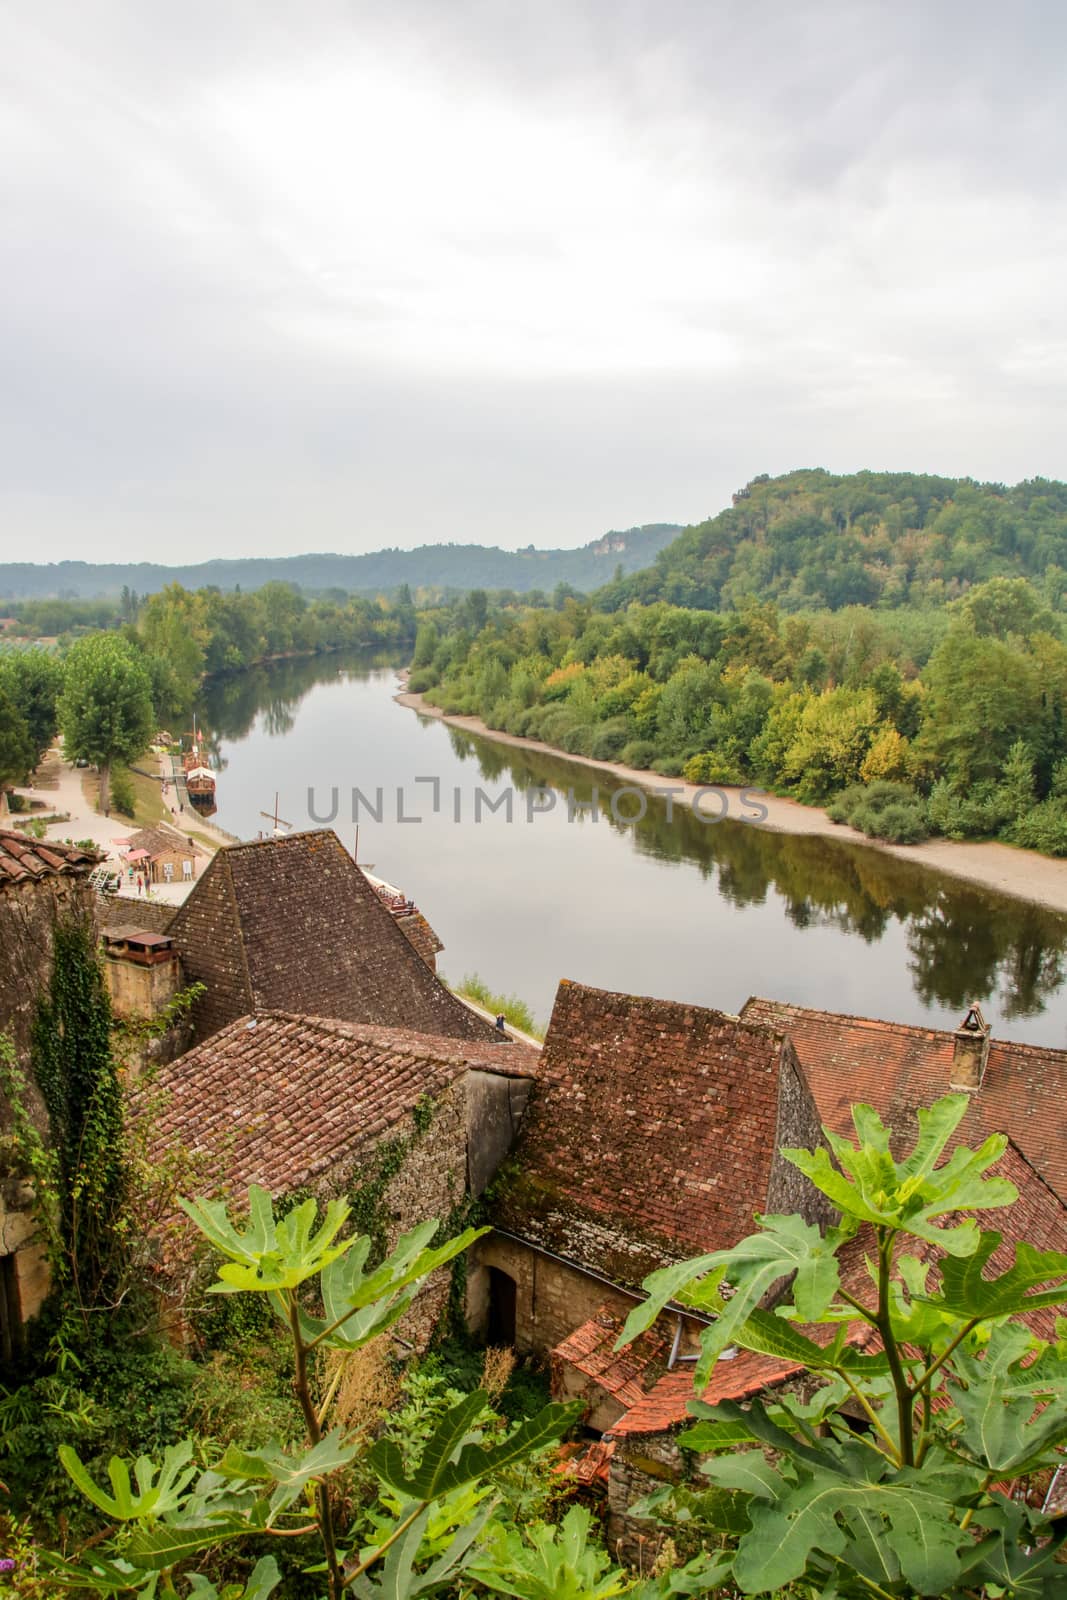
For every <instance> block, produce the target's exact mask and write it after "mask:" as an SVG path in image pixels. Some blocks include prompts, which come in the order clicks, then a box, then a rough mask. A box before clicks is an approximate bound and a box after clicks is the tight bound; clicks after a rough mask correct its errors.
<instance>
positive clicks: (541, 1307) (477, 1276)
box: [467, 1233, 635, 1356]
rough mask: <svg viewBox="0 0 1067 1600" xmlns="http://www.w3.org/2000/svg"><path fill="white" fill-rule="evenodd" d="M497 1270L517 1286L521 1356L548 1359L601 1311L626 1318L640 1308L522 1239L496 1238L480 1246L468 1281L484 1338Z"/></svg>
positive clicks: (474, 1324)
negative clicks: (492, 1270)
mask: <svg viewBox="0 0 1067 1600" xmlns="http://www.w3.org/2000/svg"><path fill="white" fill-rule="evenodd" d="M491 1267H496V1268H497V1270H498V1271H500V1272H505V1273H507V1275H508V1277H510V1278H512V1279H514V1282H515V1290H516V1293H515V1349H516V1350H517V1352H518V1353H519V1354H520V1355H536V1356H547V1354H548V1352H549V1351H550V1350H551V1349H553V1347H554V1346H555V1345H557V1344H559V1343H560V1342H561V1341H562V1340H563V1339H566V1338H567V1336H568V1335H569V1334H572V1333H573V1332H574V1330H575V1328H577V1327H579V1326H580V1325H581V1324H582V1323H583V1322H587V1321H588V1319H589V1318H590V1317H592V1316H594V1315H595V1314H596V1312H597V1311H598V1310H599V1309H600V1307H601V1306H607V1307H608V1309H609V1310H610V1311H613V1312H615V1313H617V1314H618V1315H619V1316H621V1317H626V1316H628V1315H629V1313H630V1311H631V1310H632V1309H633V1306H634V1303H635V1302H634V1297H633V1295H627V1294H624V1293H623V1292H622V1291H621V1290H619V1289H616V1288H614V1287H613V1286H612V1285H611V1284H608V1283H604V1282H602V1281H601V1280H600V1279H599V1278H594V1277H591V1276H590V1275H589V1274H588V1273H585V1272H580V1271H579V1270H578V1269H577V1268H576V1267H572V1266H570V1265H568V1264H567V1262H565V1261H557V1260H554V1259H553V1258H552V1257H551V1256H548V1255H544V1254H543V1253H542V1252H541V1251H539V1250H535V1249H532V1248H531V1246H529V1245H527V1244H524V1243H523V1242H522V1240H521V1239H512V1238H509V1237H508V1236H507V1235H506V1234H502V1233H491V1234H489V1235H487V1237H486V1238H484V1239H481V1240H479V1242H478V1244H477V1245H476V1246H475V1259H474V1261H473V1262H472V1263H471V1270H470V1272H469V1274H468V1279H467V1319H468V1322H469V1324H470V1327H471V1329H472V1330H473V1331H474V1332H476V1333H479V1334H484V1333H485V1331H486V1328H487V1327H488V1323H489V1285H490V1276H489V1269H490V1268H491Z"/></svg>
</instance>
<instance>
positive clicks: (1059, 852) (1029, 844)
mask: <svg viewBox="0 0 1067 1600" xmlns="http://www.w3.org/2000/svg"><path fill="white" fill-rule="evenodd" d="M1005 837H1006V838H1007V839H1009V840H1010V841H1011V843H1012V844H1019V845H1022V846H1024V848H1025V849H1027V850H1040V851H1041V853H1042V854H1043V855H1046V856H1067V805H1065V804H1064V802H1063V800H1061V799H1049V800H1043V801H1042V802H1041V804H1040V805H1036V806H1034V808H1033V809H1032V810H1031V811H1028V812H1027V813H1026V815H1025V816H1022V817H1020V818H1019V819H1018V821H1017V822H1013V823H1012V825H1011V827H1010V828H1009V829H1008V831H1007V834H1006V835H1005Z"/></svg>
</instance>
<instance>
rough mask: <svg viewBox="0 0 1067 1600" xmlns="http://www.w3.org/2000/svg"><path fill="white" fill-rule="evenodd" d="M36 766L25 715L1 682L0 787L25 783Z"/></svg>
mask: <svg viewBox="0 0 1067 1600" xmlns="http://www.w3.org/2000/svg"><path fill="white" fill-rule="evenodd" d="M36 763H37V754H36V751H35V750H34V747H33V740H32V739H31V737H30V730H29V728H28V727H27V726H26V719H25V717H23V716H22V714H21V712H20V711H19V710H18V707H17V706H16V705H15V703H14V701H13V700H12V698H11V696H10V695H9V694H8V692H7V689H6V688H5V686H4V684H3V682H2V681H0V788H3V787H4V786H5V785H6V784H13V783H24V782H25V780H26V776H27V774H28V773H30V772H32V771H33V768H34V767H35V765H36Z"/></svg>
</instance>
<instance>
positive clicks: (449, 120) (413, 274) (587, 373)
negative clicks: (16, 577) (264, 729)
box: [0, 0, 1067, 561]
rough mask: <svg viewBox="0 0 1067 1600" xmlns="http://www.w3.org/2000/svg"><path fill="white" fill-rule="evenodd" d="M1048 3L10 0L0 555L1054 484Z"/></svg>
mask: <svg viewBox="0 0 1067 1600" xmlns="http://www.w3.org/2000/svg"><path fill="white" fill-rule="evenodd" d="M1065 62H1067V6H1065V5H1064V4H1063V3H1062V0H1043V3H1042V0H1029V3H1028V0H1015V3H1014V4H1013V5H1011V6H1008V5H1005V4H1003V3H1002V0H991V3H986V0H885V3H882V0H842V3H832V0H827V3H820V0H641V3H639V0H599V3H587V0H569V3H565V0H536V3H534V0H481V3H479V0H379V3H377V4H364V3H358V0H353V3H343V0H303V3H299V4H298V3H296V0H286V3H284V4H275V3H272V0H254V3H252V0H249V3H244V0H183V3H182V4H181V5H173V4H164V3H163V0H114V3H109V0H69V3H61V0H33V3H32V4H26V3H24V0H0V202H2V212H0V340H2V348H0V360H2V367H0V494H2V497H3V503H2V506H0V517H2V521H0V528H2V540H0V554H2V556H3V558H6V559H18V558H20V557H21V558H23V559H31V560H48V559H52V560H57V559H61V558H63V557H73V556H82V557H86V558H88V559H93V560H134V559H153V560H164V561H166V560H175V561H177V560H182V561H186V560H190V559H200V558H205V559H206V558H209V557H211V556H222V555H225V556H234V555H253V554H286V553H291V552H297V551H307V550H344V551H359V550H369V549H376V548H378V547H380V546H382V545H388V544H399V545H413V544H420V543H424V542H436V541H440V540H450V539H454V540H468V539H470V540H476V541H479V542H483V543H499V544H502V545H506V546H516V545H521V544H526V543H529V542H531V541H533V542H534V543H536V544H539V545H550V546H551V545H574V544H581V543H585V542H586V541H587V540H589V539H591V538H594V537H596V536H598V535H599V534H600V533H602V532H603V531H604V530H606V529H607V528H609V527H628V526H630V525H631V524H634V523H640V522H653V521H676V522H688V521H694V520H698V519H700V518H701V517H703V516H705V515H707V514H709V513H711V512H714V511H717V510H719V509H720V508H721V507H722V506H723V505H724V504H726V503H728V501H729V496H730V493H731V491H732V490H733V489H735V488H737V487H739V486H740V485H741V484H742V483H743V482H744V481H745V480H746V479H748V478H749V477H751V476H753V475H754V474H756V473H759V472H770V473H777V472H782V471H786V470H788V469H789V468H791V467H794V466H807V465H825V466H827V467H830V468H832V469H835V470H838V471H851V470H854V469H856V468H860V467H867V466H869V467H894V468H906V469H918V470H928V471H937V472H944V473H951V474H970V475H972V476H975V477H980V478H993V479H1000V480H1006V481H1015V480H1017V479H1019V478H1022V477H1029V476H1033V475H1037V474H1041V475H1045V476H1058V477H1063V476H1067V459H1065V441H1067V426H1065V424H1067V371H1065V366H1067V208H1065V206H1064V189H1065V185H1067V160H1065V155H1067V151H1065V142H1067V141H1065V134H1064V106H1065V104H1067V97H1065V89H1067V83H1065V77H1067V72H1065Z"/></svg>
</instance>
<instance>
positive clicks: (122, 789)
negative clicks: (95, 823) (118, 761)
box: [111, 772, 137, 817]
mask: <svg viewBox="0 0 1067 1600" xmlns="http://www.w3.org/2000/svg"><path fill="white" fill-rule="evenodd" d="M111 808H112V810H113V811H118V812H120V813H121V814H122V816H124V817H132V816H134V814H135V813H136V810H137V796H136V794H135V792H134V787H133V783H132V782H131V780H130V776H129V774H128V773H126V772H113V773H112V774H111Z"/></svg>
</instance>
